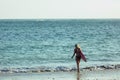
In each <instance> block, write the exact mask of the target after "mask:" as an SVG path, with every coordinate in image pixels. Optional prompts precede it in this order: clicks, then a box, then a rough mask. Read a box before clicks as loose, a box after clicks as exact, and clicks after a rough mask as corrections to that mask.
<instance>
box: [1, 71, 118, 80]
mask: <svg viewBox="0 0 120 80" xmlns="http://www.w3.org/2000/svg"><path fill="white" fill-rule="evenodd" d="M0 80H120V69H111V70H96V71H81V72H80V73H77V72H76V71H73V72H40V73H2V74H0Z"/></svg>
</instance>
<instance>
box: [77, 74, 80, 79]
mask: <svg viewBox="0 0 120 80" xmlns="http://www.w3.org/2000/svg"><path fill="white" fill-rule="evenodd" d="M77 80H80V73H79V72H77Z"/></svg>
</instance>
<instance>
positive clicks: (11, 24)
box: [0, 19, 120, 68]
mask: <svg viewBox="0 0 120 80" xmlns="http://www.w3.org/2000/svg"><path fill="white" fill-rule="evenodd" d="M76 43H79V44H80V46H81V48H82V51H83V53H84V54H85V56H86V58H87V60H88V62H87V63H84V62H83V61H82V62H81V66H90V65H102V64H118V63H120V20H87V19H86V20H0V67H1V68H22V67H28V68H29V67H41V66H45V67H53V68H56V67H58V66H67V67H76V63H75V60H74V59H71V56H72V55H73V49H74V45H75V44H76Z"/></svg>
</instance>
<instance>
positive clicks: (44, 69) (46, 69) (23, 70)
mask: <svg viewBox="0 0 120 80" xmlns="http://www.w3.org/2000/svg"><path fill="white" fill-rule="evenodd" d="M116 69H120V64H116V65H101V66H89V67H84V68H80V71H83V72H84V71H102V70H116ZM76 70H77V69H76V67H72V68H69V67H65V66H58V67H55V68H51V67H44V66H42V67H35V68H27V67H23V68H5V69H0V74H5V73H43V72H74V71H76Z"/></svg>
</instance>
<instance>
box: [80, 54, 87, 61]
mask: <svg viewBox="0 0 120 80" xmlns="http://www.w3.org/2000/svg"><path fill="white" fill-rule="evenodd" d="M80 56H81V58H82V60H83V61H85V62H87V59H86V57H85V56H84V54H83V53H82V52H81V53H80Z"/></svg>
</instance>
